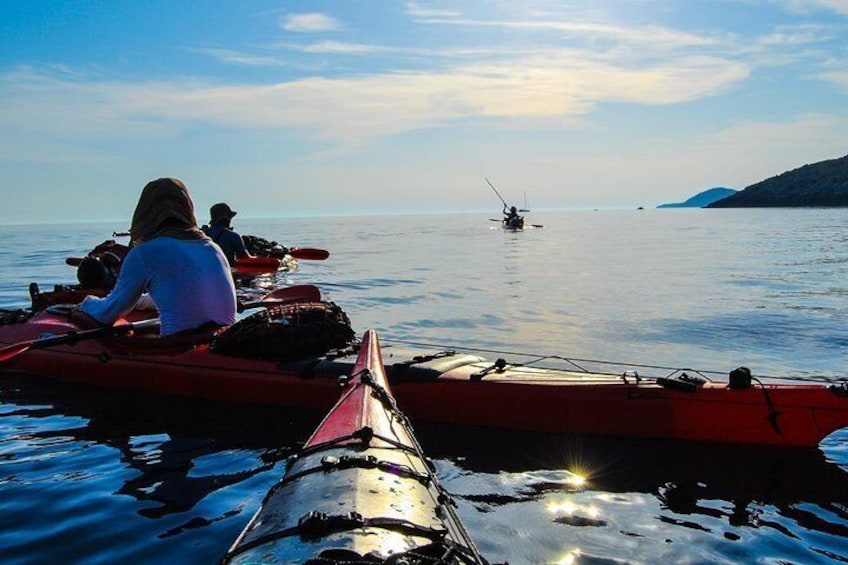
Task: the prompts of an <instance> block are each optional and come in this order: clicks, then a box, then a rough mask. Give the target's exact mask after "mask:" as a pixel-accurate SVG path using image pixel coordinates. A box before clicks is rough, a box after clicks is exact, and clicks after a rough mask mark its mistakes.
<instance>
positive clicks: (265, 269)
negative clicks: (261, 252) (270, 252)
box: [232, 257, 280, 275]
mask: <svg viewBox="0 0 848 565" xmlns="http://www.w3.org/2000/svg"><path fill="white" fill-rule="evenodd" d="M232 267H233V269H235V270H236V271H238V272H239V273H245V274H251V275H259V274H264V273H276V272H277V271H278V270H279V269H280V260H279V259H277V258H276V257H243V258H241V259H236V260H235V261H233V265H232Z"/></svg>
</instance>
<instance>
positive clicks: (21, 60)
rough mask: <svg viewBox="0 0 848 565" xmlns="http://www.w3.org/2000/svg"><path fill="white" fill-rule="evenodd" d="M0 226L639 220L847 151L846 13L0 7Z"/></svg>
mask: <svg viewBox="0 0 848 565" xmlns="http://www.w3.org/2000/svg"><path fill="white" fill-rule="evenodd" d="M0 16H2V17H0V41H2V49H0V96H1V97H2V100H3V104H2V105H0V131H2V134H0V183H1V184H0V189H2V191H3V201H4V205H3V207H2V208H0V223H29V222H50V221H97V220H110V221H111V220H121V219H127V221H128V218H129V217H130V215H131V214H132V211H133V209H134V207H135V203H136V199H137V197H138V194H139V192H140V189H141V187H142V186H143V185H144V184H145V183H146V182H147V181H148V180H150V179H153V178H157V177H160V176H175V177H179V178H181V179H183V180H184V181H185V182H186V184H187V185H188V186H189V188H190V190H191V192H192V195H193V197H194V200H195V204H196V206H197V208H198V219H199V220H201V221H204V219H205V218H206V215H207V214H206V211H207V210H208V207H209V205H210V204H212V203H214V202H217V201H220V200H224V201H227V202H230V203H231V204H232V206H233V207H234V208H235V209H237V210H239V211H240V213H241V214H242V217H245V216H247V217H251V216H252V217H269V216H281V215H295V216H300V215H315V214H345V213H374V212H397V213H408V212H428V211H460V212H461V211H477V210H480V211H487V212H488V213H495V212H497V211H499V209H500V202H499V201H498V200H497V197H496V196H495V195H494V193H493V192H492V191H491V190H490V189H489V187H488V185H487V184H486V182H485V180H484V177H486V176H488V178H489V179H491V180H492V181H493V182H494V183H495V186H497V187H498V188H499V190H500V192H501V194H503V195H504V196H505V197H506V199H507V200H510V201H514V202H516V203H517V204H523V197H524V193H525V191H526V193H527V196H528V199H529V204H530V207H531V208H535V209H594V208H602V209H608V208H625V209H627V208H635V207H636V206H645V207H653V206H656V205H657V204H661V203H664V202H677V201H681V200H685V199H686V198H688V197H690V196H692V195H693V194H695V193H697V192H699V191H701V190H705V189H707V188H711V187H715V186H727V187H731V188H737V189H741V188H744V187H745V186H747V185H749V184H752V183H754V182H758V181H760V180H763V179H765V178H768V177H770V176H774V175H776V174H779V173H781V172H784V171H786V170H790V169H793V168H796V167H799V166H801V165H803V164H806V163H810V162H816V161H821V160H825V159H832V158H836V157H841V156H843V155H845V154H848V0H759V1H757V0H708V1H707V0H666V1H661V2H660V1H653V0H606V1H598V2H567V1H556V2H554V1H534V0H525V1H522V2H515V1H514V0H509V1H500V0H492V1H471V0H467V1H464V0H459V1H450V2H448V1H444V2H442V1H428V0H420V1H417V2H402V1H399V2H390V1H381V0H369V1H358V0H347V1H342V0H337V1H320V0H319V1H309V2H305V1H304V2H301V1H267V0H249V1H235V0H232V1H225V0H204V1H202V2H174V1H173V0H163V1H160V0H147V1H142V0H138V1H130V0H88V1H58V0H57V1H45V0H27V1H26V2H3V3H2V4H0Z"/></svg>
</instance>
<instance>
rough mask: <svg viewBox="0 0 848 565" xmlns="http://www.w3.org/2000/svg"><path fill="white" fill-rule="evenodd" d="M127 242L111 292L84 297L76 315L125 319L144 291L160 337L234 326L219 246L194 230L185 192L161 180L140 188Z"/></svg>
mask: <svg viewBox="0 0 848 565" xmlns="http://www.w3.org/2000/svg"><path fill="white" fill-rule="evenodd" d="M130 236H131V238H132V244H131V247H130V251H129V253H128V254H127V256H126V258H125V259H124V262H123V265H122V266H121V272H120V275H119V276H118V280H117V282H116V283H115V288H114V289H113V290H112V292H110V293H109V295H107V296H106V297H104V298H98V297H95V296H88V297H86V298H85V300H83V302H82V303H81V304H80V305H79V311H80V312H82V313H84V314H86V315H88V316H90V317H91V318H94V320H96V321H97V322H99V323H101V324H111V323H113V322H114V321H115V320H117V319H118V318H120V317H121V316H124V315H126V314H127V313H128V312H130V311H131V310H132V309H133V308H134V307H135V306H136V302H137V301H138V299H139V298H140V297H141V296H142V295H143V294H144V293H149V296H150V298H152V300H153V302H155V304H156V308H157V309H158V310H159V319H160V330H159V335H160V336H162V337H165V336H168V335H172V334H175V333H178V332H183V331H186V330H192V329H196V328H199V327H202V326H206V325H209V324H214V325H219V326H224V325H229V324H232V323H233V322H235V319H236V292H235V286H234V284H233V278H232V274H231V273H230V268H229V263H228V262H227V259H226V257H224V254H223V253H222V251H221V249H220V247H218V246H217V245H216V244H215V243H213V242H212V241H211V240H210V239H209V238H208V237H207V236H206V235H205V234H204V233H203V232H202V231H201V230H200V228H198V227H197V220H196V218H195V215H194V205H193V203H192V201H191V197H190V196H189V193H188V189H187V188H186V186H185V185H184V184H183V183H182V182H181V181H180V180H178V179H173V178H161V179H157V180H154V181H151V182H149V183H148V184H147V185H146V186H145V187H144V190H142V193H141V197H140V198H139V201H138V205H137V206H136V209H135V213H134V214H133V220H132V227H131V228H130Z"/></svg>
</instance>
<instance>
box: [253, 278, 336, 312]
mask: <svg viewBox="0 0 848 565" xmlns="http://www.w3.org/2000/svg"><path fill="white" fill-rule="evenodd" d="M320 300H321V291H320V290H319V289H318V287H317V286H315V285H311V284H296V285H294V286H286V287H283V288H278V289H276V290H273V291H271V292H269V293H268V294H266V295H265V296H263V297H262V298H260V299H259V300H254V301H252V302H240V303H239V304H238V311H239V312H243V311H245V310H248V309H250V308H260V307H262V306H271V305H273V304H291V303H293V302H320Z"/></svg>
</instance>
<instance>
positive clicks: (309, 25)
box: [280, 12, 343, 33]
mask: <svg viewBox="0 0 848 565" xmlns="http://www.w3.org/2000/svg"><path fill="white" fill-rule="evenodd" d="M280 26H281V27H282V28H283V29H284V30H286V31H295V32H302V33H315V32H324V31H334V30H337V29H341V28H342V27H343V26H342V24H341V22H340V21H339V20H337V19H335V18H333V17H331V16H328V15H326V14H321V13H318V12H314V13H310V14H286V15H284V16H282V17H281V18H280Z"/></svg>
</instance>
